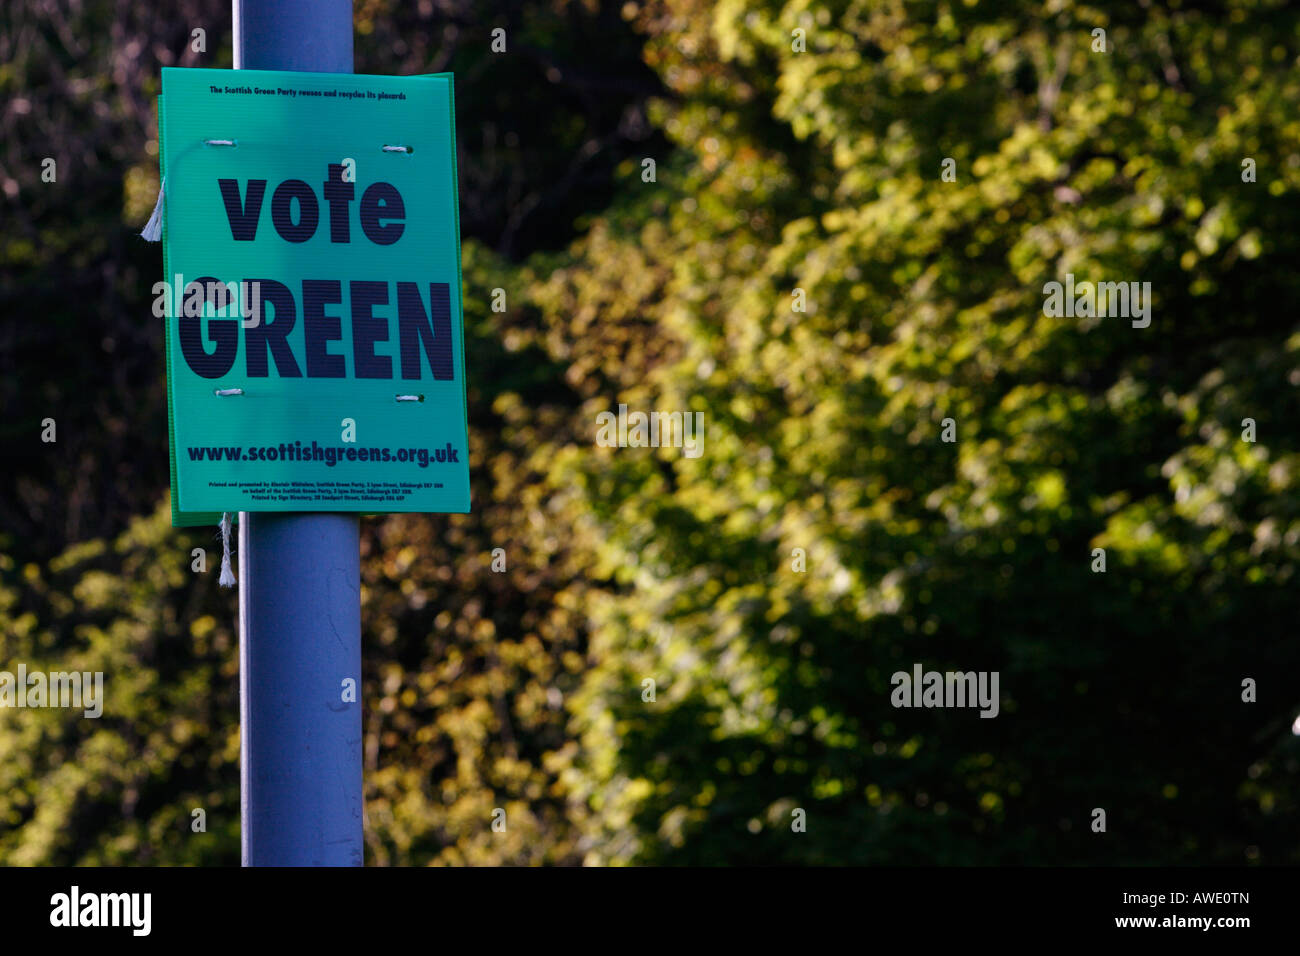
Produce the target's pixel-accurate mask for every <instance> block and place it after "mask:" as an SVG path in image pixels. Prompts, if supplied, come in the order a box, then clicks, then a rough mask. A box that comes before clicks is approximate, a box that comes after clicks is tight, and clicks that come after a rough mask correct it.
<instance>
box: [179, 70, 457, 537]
mask: <svg viewBox="0 0 1300 956" xmlns="http://www.w3.org/2000/svg"><path fill="white" fill-rule="evenodd" d="M158 116H159V120H158V125H159V138H160V140H161V155H162V173H163V194H164V199H163V202H162V207H161V209H162V224H161V225H162V239H163V262H164V272H165V277H166V278H165V281H164V282H162V283H159V284H158V285H157V286H155V287H154V293H155V296H156V300H155V313H156V314H158V315H161V316H163V317H165V321H166V343H167V399H168V423H169V429H170V439H171V441H170V446H171V480H172V522H173V524H176V525H194V524H208V523H215V522H216V520H217V518H218V517H219V514H220V513H221V512H235V511H353V512H366V513H377V512H393V511H431V512H466V511H468V510H469V504H470V502H469V463H468V457H469V454H468V452H469V449H468V421H467V417H466V406H465V402H466V389H465V345H464V329H463V320H462V310H461V272H460V222H459V211H458V201H457V191H456V147H455V124H454V117H453V100H452V79H451V75H450V74H438V75H433V76H414V77H390V76H364V75H357V74H338V73H290V72H271V71H261V70H239V71H231V70H196V69H173V68H166V69H164V70H163V95H162V96H161V97H160V98H159V106H158Z"/></svg>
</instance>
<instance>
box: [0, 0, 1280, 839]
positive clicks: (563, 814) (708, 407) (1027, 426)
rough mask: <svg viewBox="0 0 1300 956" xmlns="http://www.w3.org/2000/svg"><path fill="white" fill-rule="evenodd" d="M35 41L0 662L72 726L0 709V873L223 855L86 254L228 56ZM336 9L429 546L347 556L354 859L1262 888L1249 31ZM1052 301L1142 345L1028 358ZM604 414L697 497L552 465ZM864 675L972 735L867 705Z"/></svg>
mask: <svg viewBox="0 0 1300 956" xmlns="http://www.w3.org/2000/svg"><path fill="white" fill-rule="evenodd" d="M47 6H48V7H49V8H50V9H47ZM52 8H53V5H52V4H50V5H38V4H35V3H25V4H19V5H17V6H16V7H14V8H12V9H6V11H5V13H4V14H3V15H4V16H5V17H6V18H7V20H6V21H4V29H3V30H0V62H2V63H4V64H5V65H4V66H3V67H0V91H3V93H4V94H5V96H4V99H5V101H6V103H7V106H6V107H5V108H4V112H3V114H0V116H2V121H3V124H4V125H3V129H4V142H3V145H0V164H2V165H0V187H3V191H4V195H3V197H0V202H3V203H4V205H3V210H4V216H5V222H6V225H7V226H8V227H9V228H7V229H6V230H5V232H4V234H3V235H2V236H0V249H3V261H4V272H3V274H0V308H2V309H3V317H4V324H3V326H0V362H2V363H3V371H4V378H3V385H0V388H3V389H4V401H5V408H6V412H7V414H6V415H5V420H4V422H3V423H2V424H0V428H3V429H4V431H3V433H2V434H0V438H2V439H3V440H4V443H5V446H6V448H14V449H17V452H16V454H15V455H14V456H13V457H12V458H11V459H9V460H8V461H7V462H6V467H7V472H8V473H7V475H6V479H7V480H10V479H11V480H12V482H13V485H12V488H11V487H9V486H6V488H5V493H4V496H3V499H2V503H0V507H3V512H0V518H3V522H4V524H3V527H4V530H5V532H6V537H5V538H4V540H3V542H0V633H3V641H4V643H3V645H2V646H0V649H2V650H3V653H2V654H0V668H10V669H12V668H13V666H16V662H18V661H24V662H26V663H27V664H28V666H29V667H33V668H35V667H37V666H38V665H41V666H47V667H48V668H49V669H58V668H59V667H72V666H76V667H78V668H80V669H87V670H97V669H102V670H104V671H105V672H106V687H107V691H108V706H107V707H106V710H105V716H104V718H102V719H101V720H99V721H86V720H82V719H80V718H79V717H76V716H74V715H72V714H69V713H66V712H62V711H57V710H45V711H33V710H26V711H15V710H0V860H5V861H8V862H21V863H50V862H86V863H92V862H105V863H126V862H136V861H140V862H145V861H147V862H161V863H231V862H235V861H236V860H237V858H238V838H237V831H238V816H237V814H238V775H237V756H238V743H237V740H238V737H237V735H238V727H237V719H238V709H237V701H236V663H235V633H234V631H233V627H234V613H233V610H234V599H233V596H232V595H231V594H229V593H218V590H217V588H216V586H215V570H213V568H215V561H214V560H211V557H212V554H213V553H214V552H213V551H212V549H213V548H214V547H215V543H214V542H213V541H212V540H211V538H210V534H209V533H208V532H204V531H202V530H196V531H185V532H182V531H176V530H172V529H170V528H169V527H168V524H167V517H166V514H167V512H166V504H165V501H163V502H161V503H160V499H161V498H162V497H163V496H164V494H165V487H166V465H165V462H166V453H165V437H164V436H165V434H166V430H165V428H164V427H163V422H164V421H165V418H164V416H165V406H164V404H163V395H162V388H161V376H160V374H159V372H160V369H161V364H162V360H161V354H160V336H159V332H160V329H159V328H158V327H157V326H158V323H157V322H154V321H152V320H151V317H150V316H149V313H148V301H149V300H148V296H147V292H148V288H149V286H150V285H151V283H152V282H153V281H154V277H155V276H156V275H157V273H158V271H159V265H158V253H157V251H156V249H155V248H150V247H144V246H142V245H141V244H139V243H137V242H135V241H134V240H133V238H132V233H133V229H134V228H136V227H138V224H139V223H140V222H142V221H143V219H144V218H145V217H146V216H147V214H148V209H149V206H150V205H151V203H152V200H153V192H154V190H155V189H156V175H157V173H156V168H155V165H154V158H153V157H155V156H156V143H151V141H150V139H149V137H151V136H152V135H153V132H152V130H153V129H154V127H153V122H152V116H151V109H152V106H151V104H152V98H153V96H154V95H156V93H157V82H158V68H159V67H160V66H162V65H168V64H171V63H177V62H180V63H183V64H185V65H195V66H200V65H201V66H225V65H229V56H228V51H229V37H228V35H227V36H225V37H224V38H222V39H220V41H219V42H216V41H215V39H214V38H216V37H218V36H219V35H220V33H221V31H222V30H223V29H226V30H228V27H222V26H221V24H223V23H228V19H223V18H222V13H223V8H222V6H221V5H219V4H208V3H203V4H199V3H190V4H184V3H173V4H164V5H163V8H162V11H161V12H155V11H153V10H150V11H148V12H143V11H127V10H125V9H124V8H121V7H120V6H119V5H115V4H107V3H84V4H80V5H74V7H73V8H72V10H73V12H72V13H71V14H69V13H66V12H64V13H62V14H56V13H55V12H53V10H52ZM61 9H63V8H61ZM356 16H357V51H358V61H357V69H358V70H359V71H363V72H377V73H416V72H430V71H433V70H440V69H452V70H455V71H456V73H457V76H458V87H459V88H458V90H457V106H458V110H459V117H458V119H459V123H460V127H461V132H460V140H461V148H462V154H463V158H462V163H461V173H462V206H463V210H464V217H465V218H464V222H465V224H466V225H465V228H466V234H467V237H468V238H467V242H466V248H465V281H466V326H467V343H468V344H467V347H468V350H469V355H468V363H467V364H468V367H469V370H470V374H469V380H470V381H469V385H470V402H471V463H472V469H473V480H474V501H475V512H474V514H472V515H468V516H432V517H429V516H394V517H391V518H388V519H384V520H372V521H368V522H366V527H365V534H364V540H363V582H362V585H363V586H362V610H363V628H364V641H365V645H364V662H365V669H366V673H365V687H364V702H365V716H364V721H365V730H366V750H365V753H366V781H367V843H368V860H369V861H370V862H372V863H377V864H425V863H430V862H435V863H471V864H488V863H511V864H518V863H577V862H589V863H705V864H718V863H760V862H797V863H922V862H927V863H928V862H936V863H1016V862H1030V863H1048V862H1064V863H1089V862H1097V863H1101V862H1107V863H1206V862H1215V863H1238V862H1262V863H1279V862H1297V861H1300V850H1297V846H1300V839H1298V838H1300V826H1298V825H1297V822H1296V815H1295V814H1296V809H1297V795H1296V788H1297V774H1298V773H1300V767H1298V765H1297V758H1298V757H1300V750H1298V748H1297V745H1296V743H1295V738H1294V737H1293V736H1292V735H1291V733H1290V729H1289V725H1290V721H1291V718H1292V717H1293V716H1294V714H1295V712H1296V709H1297V705H1300V689H1298V687H1297V681H1296V680H1295V678H1294V676H1293V675H1294V674H1295V673H1296V671H1297V665H1300V650H1297V649H1295V648H1296V646H1295V644H1294V642H1293V641H1291V640H1290V636H1291V635H1290V630H1291V627H1292V623H1293V620H1294V601H1293V600H1292V599H1291V593H1292V591H1293V589H1294V584H1295V582H1294V580H1293V576H1294V574H1295V570H1296V561H1297V557H1298V556H1300V515H1297V504H1296V500H1297V499H1296V492H1297V488H1296V483H1297V482H1298V481H1300V457H1298V449H1297V444H1298V439H1297V437H1296V435H1295V434H1294V429H1291V428H1289V427H1288V422H1293V421H1294V420H1295V416H1296V413H1297V411H1300V409H1298V408H1297V392H1296V388H1297V386H1300V355H1298V354H1297V353H1300V334H1298V333H1300V329H1298V328H1297V321H1296V318H1295V314H1294V313H1293V312H1291V311H1290V308H1289V307H1290V305H1291V303H1293V302H1294V301H1295V300H1296V294H1297V292H1298V291H1300V289H1298V288H1297V285H1298V284H1300V279H1298V278H1297V277H1296V275H1295V270H1294V267H1293V263H1294V262H1295V261H1296V260H1297V258H1298V257H1297V252H1300V249H1297V246H1298V245H1300V238H1297V237H1298V236H1300V230H1298V229H1297V226H1298V225H1300V209H1298V207H1297V202H1296V196H1297V190H1300V119H1298V118H1297V116H1298V115H1300V114H1298V112H1297V105H1298V101H1300V79H1298V78H1297V77H1298V75H1297V72H1296V62H1297V55H1298V54H1300V11H1297V10H1296V9H1295V8H1294V6H1293V5H1288V4H1286V3H1284V2H1282V0H1274V2H1259V3H1255V2H1244V0H1229V2H1216V3H1196V2H1181V3H1167V4H1157V3H1155V2H1138V3H1135V4H1134V3H1123V4H1118V3H1117V4H1089V5H1084V4H1074V3H1068V2H1061V3H1051V4H1041V3H1021V2H1015V0H1005V2H999V3H977V2H931V3H926V2H921V3H913V4H908V5H906V6H904V5H902V4H897V3H884V2H857V3H831V4H821V5H814V4H809V3H802V2H791V3H787V4H779V3H762V2H753V0H750V2H741V0H723V2H721V3H714V2H705V0H662V2H658V3H653V4H647V5H642V4H636V3H623V4H612V5H608V4H597V3H590V4H587V3H564V2H555V3H531V4H513V5H507V6H506V7H496V6H486V5H478V4H475V3H469V2H466V3H457V2H454V0H449V2H447V3H440V4H439V3H432V2H428V0H425V2H421V3H419V4H416V5H414V6H412V5H399V4H398V3H396V2H395V0H393V2H387V0H363V2H359V3H358V4H357V15H356ZM60 17H61V19H60ZM164 23H166V24H171V26H169V27H163V26H161V25H160V24H164ZM204 23H208V24H210V26H209V32H210V39H209V50H210V51H212V52H210V53H209V54H207V55H206V56H204V55H197V56H196V55H192V54H189V53H184V54H182V53H181V52H180V51H184V50H187V49H188V47H187V38H188V37H189V34H190V30H191V29H193V28H194V27H195V26H200V25H203V24H204ZM435 25H436V26H435ZM495 26H504V27H506V28H507V30H508V33H509V36H510V37H511V41H510V46H509V52H508V53H507V54H496V55H494V54H491V53H490V52H489V33H490V31H491V29H492V28H493V27H495ZM1097 28H1101V29H1104V30H1105V31H1106V46H1107V50H1106V52H1104V53H1103V52H1093V49H1092V48H1093V43H1094V39H1093V36H1092V31H1093V30H1094V29H1097ZM796 31H801V32H798V33H797V32H796ZM798 40H801V41H802V43H803V44H804V45H805V48H804V49H803V51H802V52H796V49H795V46H796V45H797V42H796V41H798ZM223 57H224V59H223ZM20 102H21V103H22V104H24V105H21V106H16V105H15V104H17V103H20ZM46 144H49V145H48V146H47V145H46ZM45 155H58V156H62V157H67V164H66V165H65V163H64V161H63V160H62V159H61V160H60V179H59V183H58V185H57V186H56V185H54V184H43V183H41V181H40V178H39V173H40V157H42V156H45ZM645 156H653V157H656V158H657V159H658V161H659V165H658V170H657V178H656V181H655V182H653V183H647V182H644V181H643V180H642V176H641V170H642V166H641V159H642V158H643V157H645ZM1247 157H1249V158H1251V159H1253V160H1254V161H1255V163H1256V166H1257V178H1258V181H1257V182H1253V183H1250V182H1243V180H1242V160H1243V159H1245V158H1247ZM945 158H952V159H953V160H955V162H956V181H955V182H944V181H942V180H941V178H940V171H941V163H942V162H943V160H944V159H945ZM65 169H66V170H67V172H66V173H65V172H64V170H65ZM65 177H66V178H65ZM11 184H12V186H11ZM570 238H572V239H573V241H572V242H571V243H570V244H569V245H567V247H566V246H565V244H564V243H565V242H566V241H567V240H568V239H570ZM1066 273H1073V274H1075V276H1076V277H1077V278H1078V279H1080V280H1083V279H1087V280H1090V281H1098V280H1114V281H1141V282H1150V283H1151V286H1152V289H1153V291H1154V297H1155V301H1154V306H1153V311H1152V322H1151V325H1150V327H1149V328H1146V329H1137V328H1133V327H1132V326H1131V324H1130V322H1129V321H1128V320H1127V319H1123V318H1099V319H1077V318H1069V319H1067V318H1049V317H1045V316H1044V315H1043V314H1042V303H1043V296H1042V287H1043V284H1044V283H1045V282H1047V281H1050V280H1053V279H1064V276H1065V274H1066ZM497 287H500V288H504V289H506V290H507V293H508V297H509V302H510V310H509V311H508V312H507V313H505V314H496V313H492V312H491V311H490V309H489V307H488V303H489V302H490V297H491V296H490V293H491V290H492V289H493V288H497ZM796 289H801V290H803V291H804V293H805V294H806V297H807V303H808V305H807V311H806V312H796V311H794V310H793V308H792V304H793V302H794V293H795V290H796ZM92 330H93V331H92ZM99 339H102V340H103V341H97V340H99ZM619 402H626V403H628V405H629V406H630V407H631V408H632V409H641V410H645V411H650V410H652V409H654V410H663V411H669V410H683V411H684V410H687V409H692V410H699V411H702V412H704V414H705V421H706V429H705V442H704V454H703V455H702V456H701V457H699V458H694V459H692V458H687V457H685V456H684V455H683V454H682V453H681V451H680V450H678V449H670V448H665V449H606V448H599V447H596V446H595V442H594V437H595V428H596V426H595V416H596V414H597V413H598V412H600V411H605V410H608V409H612V408H615V407H616V405H617V403H619ZM47 415H48V416H52V417H55V418H56V419H57V420H58V421H59V429H60V431H59V442H58V444H57V445H41V444H39V443H38V441H37V439H36V438H35V437H34V436H36V435H38V434H39V424H38V423H39V421H40V419H41V418H43V417H45V416H47ZM945 418H951V419H953V420H954V422H955V424H956V429H957V437H958V441H957V442H956V443H955V444H949V443H944V442H943V441H941V440H940V431H941V422H942V421H943V419H945ZM1245 418H1251V419H1254V420H1255V422H1256V423H1257V427H1258V441H1257V442H1255V443H1248V442H1244V441H1242V438H1241V435H1242V420H1243V419H1245ZM11 492H12V493H11ZM132 516H136V517H132ZM68 542H81V543H77V544H75V545H73V546H72V547H70V548H69V547H67V543H68ZM193 547H207V548H209V549H210V550H209V556H210V570H209V572H208V573H207V574H204V575H199V574H195V573H193V572H191V571H190V570H189V562H190V560H191V559H190V557H189V555H190V549H191V548H193ZM493 548H503V549H504V550H505V552H506V555H507V560H508V570H507V572H506V573H504V574H500V573H494V572H492V571H491V569H490V564H491V560H492V556H491V552H492V549H493ZM797 548H801V549H804V551H805V552H806V555H807V558H806V561H807V570H806V571H804V572H800V571H797V570H795V564H794V560H793V556H794V551H795V549H797ZM1094 548H1105V549H1106V554H1107V571H1106V573H1105V574H1098V573H1093V572H1092V570H1091V565H1092V550H1093V549H1094ZM914 662H916V663H921V664H922V665H923V666H924V667H926V668H927V669H938V670H996V671H999V672H1000V675H1001V691H1002V707H1001V713H1000V715H999V716H998V717H997V718H996V719H994V720H982V719H980V718H979V716H978V714H977V713H976V712H975V711H973V710H895V709H894V708H892V707H891V706H890V704H889V692H890V675H891V674H892V673H893V672H895V671H898V670H903V671H910V670H911V667H912V664H913V663H914ZM1248 677H1249V678H1253V679H1255V680H1256V681H1258V685H1259V689H1258V696H1259V699H1258V702H1256V703H1252V704H1246V703H1243V702H1242V700H1241V683H1242V680H1243V679H1245V678H1248ZM647 678H649V679H653V680H654V681H655V682H656V697H655V700H654V701H653V702H646V701H644V700H643V699H642V688H643V683H642V682H643V681H644V680H646V679H647ZM198 806H202V807H204V808H206V810H207V812H208V832H207V833H206V834H194V833H192V832H191V831H190V827H189V820H190V811H191V809H192V808H194V807H198ZM495 807H504V808H505V809H506V810H507V817H508V820H509V826H508V829H507V832H506V833H504V834H500V833H494V832H492V830H491V828H490V826H489V823H490V819H491V814H492V810H493V808H495ZM1095 807H1101V808H1104V809H1105V810H1106V811H1107V818H1108V819H1107V823H1108V832H1107V833H1106V834H1104V835H1102V834H1095V833H1093V832H1091V830H1090V828H1089V824H1090V822H1091V813H1092V810H1093V808H1095ZM797 808H801V809H803V810H804V811H805V812H806V817H807V832H803V833H794V832H792V830H791V821H792V812H793V811H794V810H795V809H797Z"/></svg>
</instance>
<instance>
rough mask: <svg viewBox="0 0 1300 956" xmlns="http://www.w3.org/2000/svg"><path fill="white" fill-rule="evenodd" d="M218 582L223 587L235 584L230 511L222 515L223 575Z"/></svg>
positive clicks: (231, 586) (230, 586)
mask: <svg viewBox="0 0 1300 956" xmlns="http://www.w3.org/2000/svg"><path fill="white" fill-rule="evenodd" d="M217 583H218V584H220V585H221V586H222V587H223V588H233V587H234V586H235V574H234V572H233V571H231V570H230V513H229V512H224V513H223V514H222V515H221V577H220V578H218V579H217Z"/></svg>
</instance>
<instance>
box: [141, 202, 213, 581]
mask: <svg viewBox="0 0 1300 956" xmlns="http://www.w3.org/2000/svg"><path fill="white" fill-rule="evenodd" d="M166 189H167V180H166V179H164V180H163V181H162V182H160V183H159V184H158V201H157V202H156V203H154V204H153V215H152V216H150V217H149V221H148V222H146V223H145V224H144V229H142V230H141V231H140V237H141V238H142V239H144V240H145V241H146V242H157V241H158V240H159V239H161V238H162V217H163V193H164V192H165V191H166ZM233 580H234V579H233V578H232V579H231V581H232V582H233Z"/></svg>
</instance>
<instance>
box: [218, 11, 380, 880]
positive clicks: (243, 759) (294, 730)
mask: <svg viewBox="0 0 1300 956" xmlns="http://www.w3.org/2000/svg"><path fill="white" fill-rule="evenodd" d="M232 8H233V14H234V26H235V69H237V70H296V71H306V72H316V73H351V72H352V3H351V0H232ZM360 580H361V559H360V522H359V519H358V517H357V516H356V515H351V514H287V513H269V512H263V513H249V512H240V515H239V723H240V751H239V771H240V811H241V812H240V815H241V821H242V827H241V830H242V834H241V843H242V848H243V862H244V865H245V866H360V865H361V863H362V849H363V846H362V822H361V819H362V818H361V814H362V798H361V704H360V691H359V689H358V690H357V692H356V696H355V702H351V703H345V702H344V701H343V682H344V681H345V680H346V679H349V678H350V679H352V680H353V681H355V682H356V685H359V684H360V681H361V595H360Z"/></svg>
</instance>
